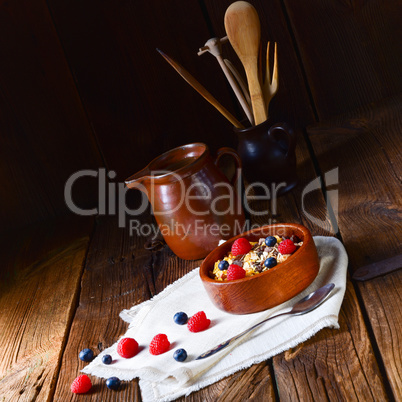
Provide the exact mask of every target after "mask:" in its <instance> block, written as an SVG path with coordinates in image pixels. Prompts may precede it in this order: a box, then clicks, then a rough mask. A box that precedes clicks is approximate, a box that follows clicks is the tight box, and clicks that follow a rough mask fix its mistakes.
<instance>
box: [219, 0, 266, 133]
mask: <svg viewBox="0 0 402 402" xmlns="http://www.w3.org/2000/svg"><path fill="white" fill-rule="evenodd" d="M225 29H226V34H227V35H228V37H229V41H230V43H231V45H232V46H233V49H234V50H235V52H236V53H237V55H238V56H239V59H240V61H241V62H242V64H243V67H244V70H245V71H246V75H247V81H248V88H249V91H250V97H251V104H252V106H253V115H254V120H255V124H256V125H257V124H260V123H262V122H264V121H265V120H267V113H266V108H265V102H264V97H263V94H262V89H261V84H260V81H259V78H258V54H259V49H260V37H261V28H260V20H259V18H258V14H257V11H256V9H255V8H254V7H253V6H252V5H251V4H250V3H247V2H246V1H236V2H235V3H233V4H231V5H230V6H229V7H228V9H227V10H226V13H225Z"/></svg>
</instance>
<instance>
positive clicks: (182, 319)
mask: <svg viewBox="0 0 402 402" xmlns="http://www.w3.org/2000/svg"><path fill="white" fill-rule="evenodd" d="M173 321H174V322H175V323H176V324H179V325H184V324H187V321H188V316H187V314H186V313H183V311H180V312H179V313H176V314H175V315H174V317H173Z"/></svg>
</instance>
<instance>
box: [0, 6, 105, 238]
mask: <svg viewBox="0 0 402 402" xmlns="http://www.w3.org/2000/svg"><path fill="white" fill-rule="evenodd" d="M0 60H1V63H0V65H1V74H0V181H1V183H2V197H1V198H0V232H3V231H6V230H9V229H11V228H15V227H16V226H24V225H28V224H32V223H34V222H38V221H41V220H44V219H50V218H53V217H55V216H59V215H62V214H65V213H66V212H67V211H68V209H67V207H66V204H65V201H64V196H63V191H64V184H65V182H66V180H67V179H68V177H69V176H70V175H72V174H73V173H75V172H76V171H78V170H80V169H97V168H98V167H100V166H102V161H101V158H100V154H99V151H98V149H97V146H96V144H95V141H94V136H93V133H92V129H91V127H90V125H89V123H88V120H87V117H86V115H85V111H84V109H83V107H82V104H81V101H80V98H79V96H78V92H77V90H76V88H75V84H74V81H73V78H72V75H71V72H70V70H69V66H68V64H67V61H66V59H65V55H64V52H63V49H62V47H61V45H60V42H59V39H58V37H57V33H56V30H55V28H54V26H53V23H52V20H51V17H50V14H49V10H48V8H47V6H46V2H45V1H35V2H30V1H24V0H19V1H13V2H7V1H6V2H2V3H1V4H0ZM96 185H97V183H96V179H94V178H89V179H85V178H81V179H80V180H78V181H77V183H76V184H75V185H74V188H73V199H74V201H75V202H76V203H77V204H78V205H80V206H81V207H84V206H86V207H88V206H94V205H96V201H97V200H96V194H97V191H96Z"/></svg>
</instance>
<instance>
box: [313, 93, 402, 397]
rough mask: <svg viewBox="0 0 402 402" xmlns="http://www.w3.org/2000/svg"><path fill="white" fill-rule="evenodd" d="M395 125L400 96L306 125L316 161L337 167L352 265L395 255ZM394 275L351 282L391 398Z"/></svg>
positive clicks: (396, 353)
mask: <svg viewBox="0 0 402 402" xmlns="http://www.w3.org/2000/svg"><path fill="white" fill-rule="evenodd" d="M401 129H402V118H401V101H400V97H396V98H391V99H388V100H385V101H383V102H381V103H379V104H371V105H368V106H366V107H363V108H360V109H359V110H357V111H355V112H351V113H348V114H346V115H343V116H340V117H339V118H336V119H334V120H332V121H329V122H326V123H322V124H319V125H317V126H314V127H311V128H309V129H308V132H309V134H310V138H311V141H312V144H313V147H314V150H315V152H316V155H317V157H318V160H319V163H320V166H321V167H322V168H323V169H330V168H333V167H339V214H338V216H339V219H338V222H339V228H340V232H341V235H342V238H343V240H344V242H345V246H346V249H347V251H348V254H349V258H350V265H351V269H352V270H355V269H356V268H358V267H361V266H365V265H368V264H370V263H373V262H380V261H382V260H384V259H387V258H390V257H393V256H396V255H399V254H401V251H402V244H401V242H400V239H401V233H402V225H401V220H400V215H401V209H402V205H401V198H400V194H401V177H400V172H401V167H402V159H401V155H400V152H398V149H399V148H400V147H399V142H400V132H401ZM400 278H401V272H400V271H398V272H394V273H391V274H389V275H387V276H386V277H384V278H378V279H375V280H372V281H370V282H367V283H361V282H358V283H357V286H358V288H359V291H360V292H361V295H362V298H363V301H364V306H365V308H366V310H367V314H368V317H369V320H370V324H371V326H372V328H373V332H374V334H375V337H376V342H377V345H378V348H379V350H380V353H381V356H382V361H383V362H384V366H385V371H386V374H387V378H388V380H389V382H390V384H391V387H392V391H393V392H394V396H395V398H396V399H398V398H399V399H400V398H401V387H400V384H401V373H400V370H398V367H400V362H401V353H400V348H399V346H398V339H400V332H401V331H400V323H401V321H402V314H401V309H400V288H398V286H397V285H398V284H399V283H400ZM398 326H399V329H398Z"/></svg>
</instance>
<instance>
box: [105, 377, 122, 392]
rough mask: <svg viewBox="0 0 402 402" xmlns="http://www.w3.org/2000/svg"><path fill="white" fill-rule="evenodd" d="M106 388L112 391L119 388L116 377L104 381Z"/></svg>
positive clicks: (118, 381)
mask: <svg viewBox="0 0 402 402" xmlns="http://www.w3.org/2000/svg"><path fill="white" fill-rule="evenodd" d="M106 386H107V387H108V388H109V389H112V390H113V391H117V390H118V389H119V388H120V380H119V379H118V378H117V377H110V378H108V379H107V380H106Z"/></svg>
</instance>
